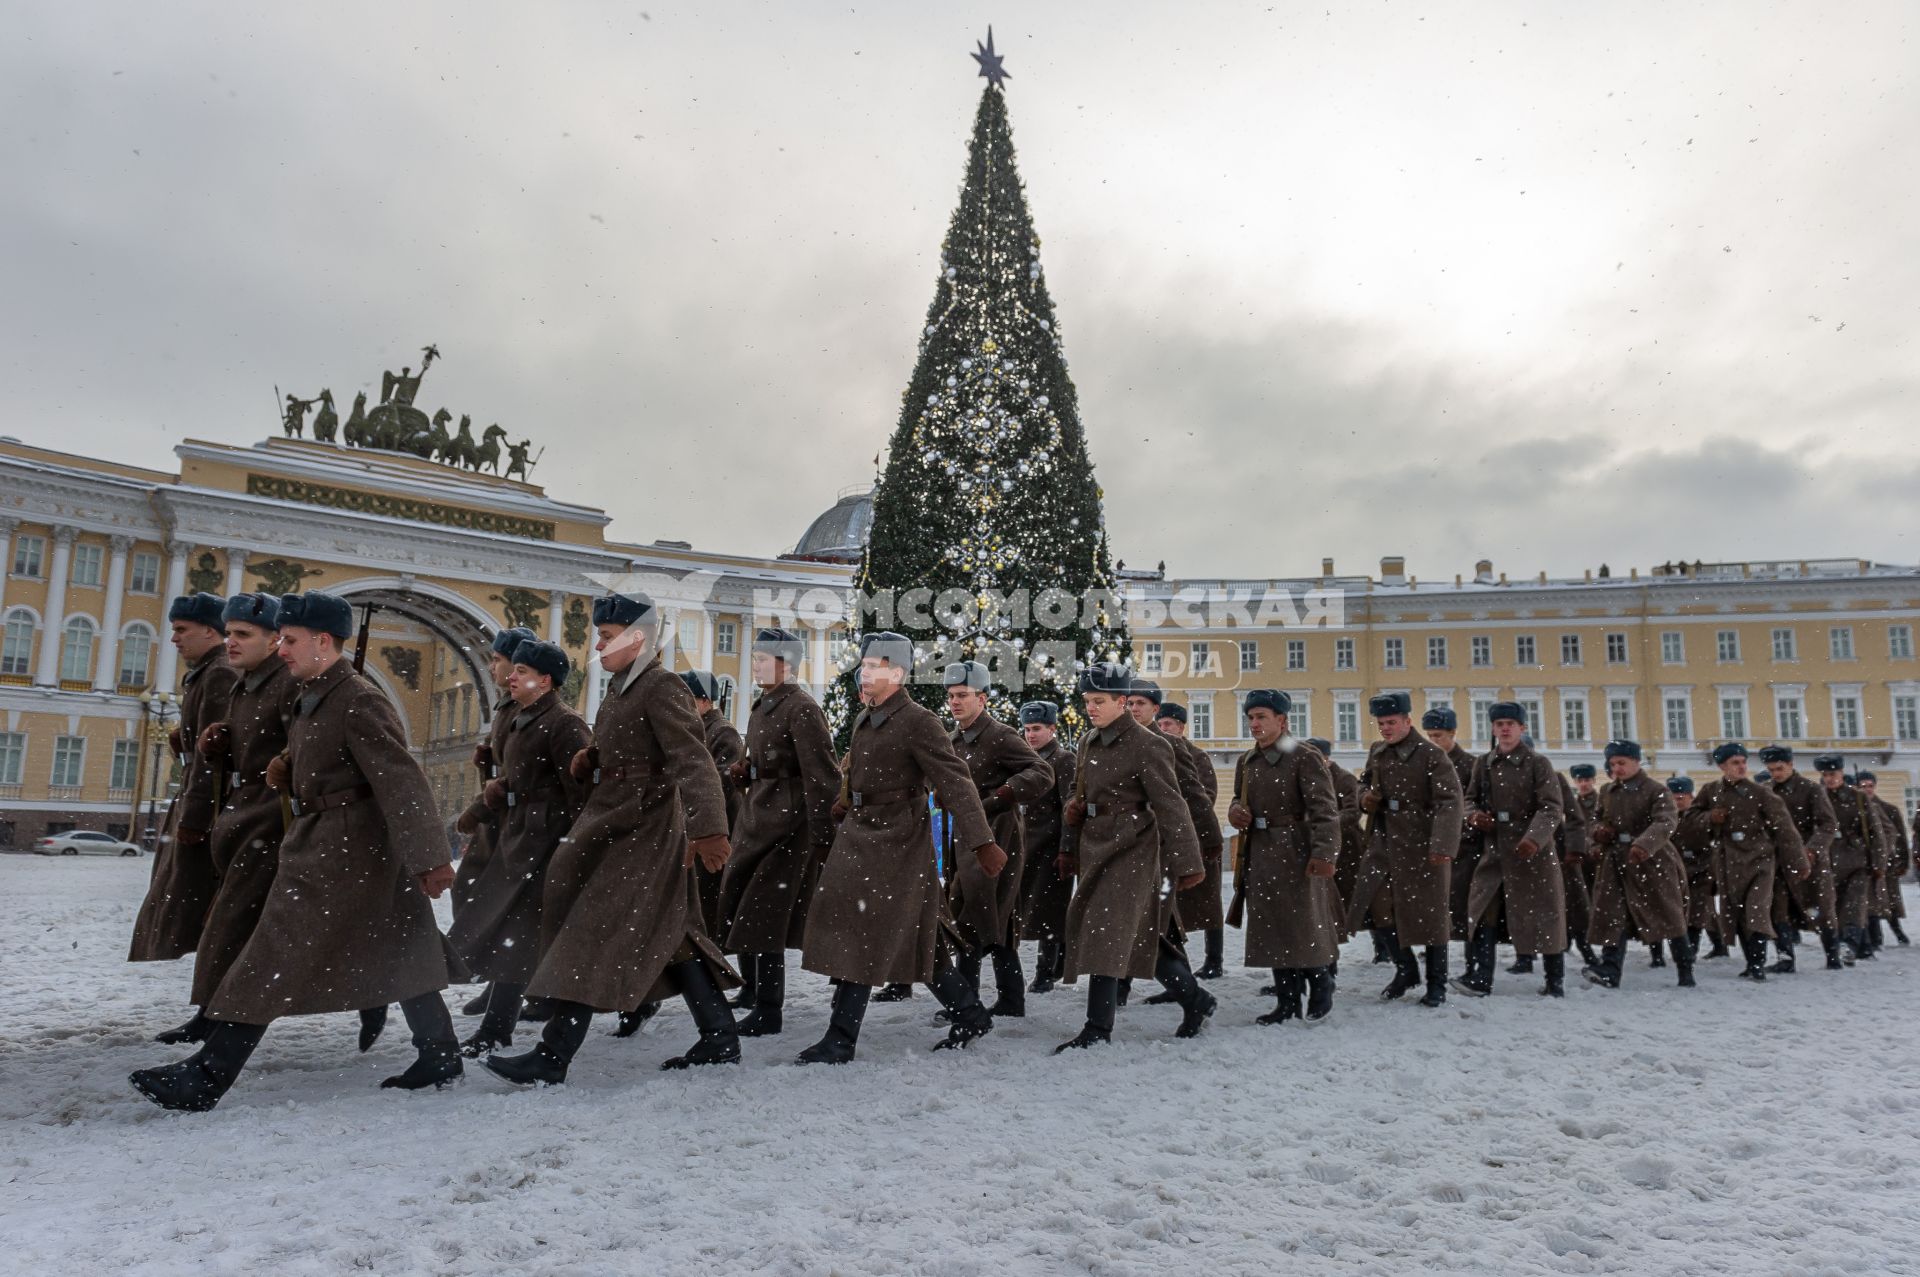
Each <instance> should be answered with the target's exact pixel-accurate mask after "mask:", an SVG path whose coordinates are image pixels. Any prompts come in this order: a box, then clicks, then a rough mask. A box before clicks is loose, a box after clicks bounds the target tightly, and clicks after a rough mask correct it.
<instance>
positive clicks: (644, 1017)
mask: <svg viewBox="0 0 1920 1277" xmlns="http://www.w3.org/2000/svg"><path fill="white" fill-rule="evenodd" d="M659 1014H660V1004H659V1003H658V1002H642V1003H641V1004H640V1005H639V1006H637V1007H635V1008H634V1009H633V1010H631V1011H622V1012H621V1013H620V1022H619V1023H618V1024H616V1025H615V1026H614V1029H613V1036H615V1037H616V1038H630V1037H632V1036H633V1035H634V1034H636V1033H638V1032H639V1031H640V1030H641V1029H643V1028H645V1027H646V1023H647V1021H648V1020H651V1019H652V1018H653V1017H654V1016H656V1015H659Z"/></svg>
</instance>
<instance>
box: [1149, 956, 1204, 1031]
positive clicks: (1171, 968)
mask: <svg viewBox="0 0 1920 1277" xmlns="http://www.w3.org/2000/svg"><path fill="white" fill-rule="evenodd" d="M1153 978H1154V979H1156V980H1158V981H1159V982H1160V983H1161V984H1163V985H1165V986H1166V987H1167V988H1169V989H1171V990H1173V992H1174V996H1175V998H1176V999H1177V1000H1178V1001H1179V1003H1180V1009H1181V1010H1182V1011H1183V1012H1184V1014H1183V1015H1182V1016H1181V1017H1180V1027H1179V1028H1177V1029H1175V1030H1174V1031H1173V1036H1175V1037H1176V1038H1197V1037H1199V1036H1200V1030H1201V1029H1202V1028H1204V1027H1205V1026H1206V1023H1207V1020H1208V1019H1209V1018H1210V1017H1211V1016H1212V1015H1213V1009H1214V1007H1215V1006H1217V1005H1218V1003H1217V1002H1215V1000H1214V996H1213V995H1212V994H1211V993H1208V992H1207V991H1206V990H1205V989H1203V988H1201V987H1200V982H1199V981H1198V980H1196V979H1194V978H1193V968H1191V967H1189V966H1188V965H1187V960H1186V959H1185V958H1183V957H1181V956H1180V955H1179V954H1177V953H1174V952H1172V951H1171V950H1169V949H1168V948H1167V947H1166V946H1165V945H1162V946H1161V947H1160V957H1159V958H1158V959H1157V960H1156V961H1155V962H1154V964H1153Z"/></svg>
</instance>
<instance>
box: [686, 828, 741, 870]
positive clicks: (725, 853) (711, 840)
mask: <svg viewBox="0 0 1920 1277" xmlns="http://www.w3.org/2000/svg"><path fill="white" fill-rule="evenodd" d="M731 855H733V844H732V843H730V842H728V841H727V836H726V835H725V834H708V835H707V836H706V837H705V838H689V839H687V859H686V863H687V866H688V867H689V868H691V867H692V865H693V862H694V860H695V859H696V858H697V859H698V860H699V861H700V864H701V866H702V867H703V868H705V869H706V871H707V872H708V873H719V872H720V870H721V869H722V868H723V867H725V865H726V863H727V858H728V857H729V856H731Z"/></svg>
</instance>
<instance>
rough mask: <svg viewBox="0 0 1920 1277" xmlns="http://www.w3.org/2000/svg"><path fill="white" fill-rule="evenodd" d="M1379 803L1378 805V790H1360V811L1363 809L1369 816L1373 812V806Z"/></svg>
mask: <svg viewBox="0 0 1920 1277" xmlns="http://www.w3.org/2000/svg"><path fill="white" fill-rule="evenodd" d="M1379 805H1380V793H1379V791H1378V790H1373V789H1363V790H1361V791H1360V810H1361V811H1364V812H1366V813H1367V814H1368V815H1369V816H1371V815H1372V814H1373V809H1374V808H1375V807H1378V806H1379Z"/></svg>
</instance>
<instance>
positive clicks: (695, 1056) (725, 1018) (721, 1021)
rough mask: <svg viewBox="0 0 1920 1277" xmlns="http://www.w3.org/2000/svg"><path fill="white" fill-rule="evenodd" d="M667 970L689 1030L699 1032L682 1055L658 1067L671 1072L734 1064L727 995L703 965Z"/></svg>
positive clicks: (694, 961) (736, 1052) (695, 961)
mask: <svg viewBox="0 0 1920 1277" xmlns="http://www.w3.org/2000/svg"><path fill="white" fill-rule="evenodd" d="M667 970H668V971H669V972H670V973H672V975H673V977H674V981H675V982H676V983H677V984H679V986H680V996H681V998H682V999H683V1000H685V1002H686V1004H687V1010H688V1012H690V1013H691V1014H692V1016H693V1027H694V1028H696V1029H698V1030H700V1040H699V1041H698V1042H696V1043H694V1044H693V1047H692V1049H691V1050H689V1051H687V1052H686V1054H684V1055H676V1056H674V1057H673V1058H672V1059H669V1060H665V1061H663V1062H662V1063H661V1065H660V1067H661V1068H663V1069H667V1070H673V1069H692V1068H698V1067H700V1066H701V1065H703V1064H738V1063H739V1062H740V1033H739V1030H737V1029H736V1028H734V1025H733V1008H732V1007H730V1006H728V1005H727V995H726V994H725V993H724V992H722V991H721V989H720V985H719V982H717V981H716V980H715V979H714V978H713V972H711V971H709V970H707V964H706V963H705V962H704V961H702V960H701V959H699V958H691V959H689V960H687V961H686V962H680V963H675V964H674V965H673V966H671V967H668V968H667Z"/></svg>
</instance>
